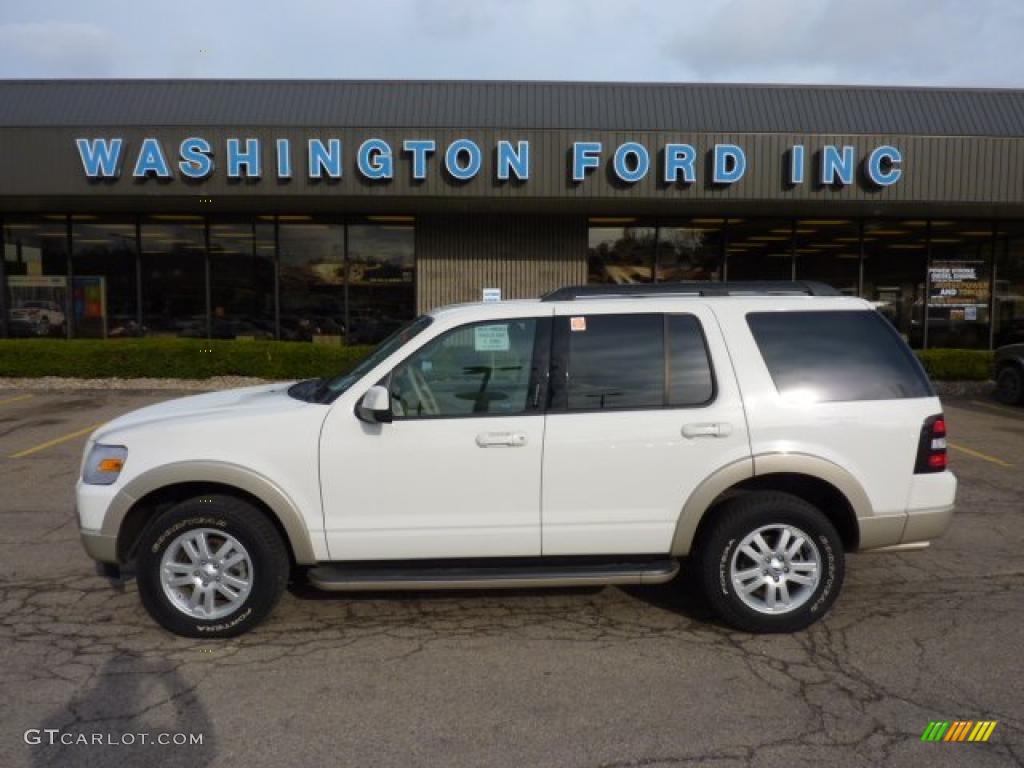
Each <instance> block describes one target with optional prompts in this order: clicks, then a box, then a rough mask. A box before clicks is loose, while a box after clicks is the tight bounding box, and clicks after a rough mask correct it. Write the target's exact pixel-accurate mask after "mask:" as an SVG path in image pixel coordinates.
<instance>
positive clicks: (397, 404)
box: [389, 318, 540, 419]
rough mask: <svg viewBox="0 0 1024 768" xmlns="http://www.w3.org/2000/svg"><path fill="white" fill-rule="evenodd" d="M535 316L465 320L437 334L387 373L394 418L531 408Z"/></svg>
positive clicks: (534, 400)
mask: <svg viewBox="0 0 1024 768" xmlns="http://www.w3.org/2000/svg"><path fill="white" fill-rule="evenodd" d="M536 331H537V320H535V319H533V318H520V319H515V320H494V321H487V322H483V323H474V324H471V325H465V326H462V327H459V328H456V329H454V330H452V331H449V332H447V333H446V334H444V335H443V336H440V337H438V338H437V339H435V340H434V341H432V342H431V343H430V344H428V345H426V346H425V347H424V348H423V349H421V350H419V351H417V352H416V353H414V354H413V355H412V356H411V357H410V358H409V359H408V360H406V361H405V362H403V363H402V364H401V365H400V366H398V367H397V368H396V369H395V370H394V371H393V372H392V373H391V376H390V381H389V389H390V391H391V400H392V408H393V409H394V416H395V418H396V419H419V418H430V417H455V416H502V415H516V414H524V413H528V412H530V411H533V410H536V409H538V408H539V407H540V403H539V390H538V389H537V387H538V382H539V375H538V374H539V368H538V364H539V362H540V361H539V360H537V359H535V358H536V356H535V354H534V352H535V346H536V344H535V338H536Z"/></svg>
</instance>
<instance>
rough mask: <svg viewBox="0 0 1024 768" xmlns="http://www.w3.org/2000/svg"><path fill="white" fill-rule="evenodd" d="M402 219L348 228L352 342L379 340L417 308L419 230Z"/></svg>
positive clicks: (370, 342)
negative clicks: (415, 240) (417, 244)
mask: <svg viewBox="0 0 1024 768" xmlns="http://www.w3.org/2000/svg"><path fill="white" fill-rule="evenodd" d="M394 218H396V219H401V220H400V221H396V222H394V223H387V224H351V225H349V228H348V280H349V291H348V302H349V303H348V323H349V326H350V327H349V329H348V334H347V336H346V341H347V342H348V343H349V344H376V343H377V342H378V341H380V340H382V339H385V338H387V337H388V336H390V335H391V334H392V333H394V332H395V331H396V330H398V329H399V328H401V327H402V326H403V325H404V324H405V323H406V322H407V321H408V319H409V318H410V317H412V316H413V315H414V314H415V311H416V289H415V281H414V277H415V271H416V265H415V259H414V251H415V248H414V229H413V226H412V224H411V223H404V222H405V221H407V219H404V218H403V217H394Z"/></svg>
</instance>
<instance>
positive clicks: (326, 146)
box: [75, 136, 903, 187]
mask: <svg viewBox="0 0 1024 768" xmlns="http://www.w3.org/2000/svg"><path fill="white" fill-rule="evenodd" d="M268 143H269V142H268ZM295 144H300V146H295ZM75 145H76V147H77V148H78V154H79V157H80V158H81V160H82V168H83V169H84V170H85V175H86V176H88V177H89V178H90V179H116V178H118V177H120V176H121V172H122V169H123V168H131V175H132V176H133V177H134V178H136V179H146V178H158V179H171V178H174V176H175V174H178V175H180V176H181V177H182V178H184V179H191V180H202V179H206V178H208V177H210V176H211V175H213V174H214V173H216V172H217V171H218V162H222V163H223V166H224V171H223V172H224V173H226V174H227V177H228V178H230V179H259V178H261V177H263V176H264V175H265V174H268V173H269V174H273V175H274V176H275V177H276V178H277V179H281V180H286V179H290V178H292V177H293V175H294V174H296V173H302V174H305V176H306V177H307V178H309V179H333V180H339V179H341V178H342V176H343V175H344V173H345V170H346V168H347V167H352V168H353V169H354V171H355V173H357V174H359V175H360V176H361V177H363V178H364V179H367V180H369V181H381V182H386V181H388V180H390V179H393V178H394V177H395V173H396V165H398V164H400V163H407V164H408V166H409V170H410V171H411V173H412V178H413V179H414V180H423V179H426V178H427V175H428V174H429V173H437V172H439V171H443V172H444V173H445V174H447V176H448V177H449V178H451V179H453V180H454V181H456V182H468V181H471V180H472V179H474V178H476V177H477V176H479V175H480V173H481V169H482V167H483V154H484V149H483V148H481V146H480V144H478V143H477V142H475V141H473V140H471V139H456V140H454V141H452V142H451V143H450V144H448V145H447V146H438V144H437V142H436V141H434V140H433V139H405V140H404V141H402V142H401V144H400V145H397V144H396V145H394V146H393V145H392V144H391V143H389V142H387V141H385V140H383V139H377V138H369V139H366V140H365V141H363V142H362V143H361V144H359V145H358V146H357V147H355V151H354V152H353V156H354V163H353V162H352V159H349V160H346V155H345V152H346V151H348V148H347V147H343V146H342V141H341V139H336V138H328V139H318V138H317V139H309V140H307V141H306V142H304V143H300V142H293V141H292V140H290V139H275V140H274V141H273V146H271V147H267V148H265V147H264V146H262V142H261V141H260V140H259V139H255V138H245V139H239V138H229V139H227V140H226V141H225V144H224V147H223V152H221V151H220V148H219V147H218V148H217V149H215V148H214V146H213V145H212V144H211V143H210V142H209V141H208V140H206V139H204V138H201V137H197V136H192V137H189V138H187V139H184V140H183V141H182V142H181V143H180V144H178V145H177V146H166V145H165V143H162V142H161V141H160V140H159V139H156V138H153V137H147V138H144V139H143V140H142V141H141V142H139V145H138V147H137V148H136V149H135V150H134V151H132V152H128V151H127V150H126V143H125V141H124V139H122V138H110V137H108V138H80V139H76V140H75ZM487 149H488V150H492V149H493V152H494V155H493V156H494V158H495V162H494V171H493V172H494V177H495V179H496V180H498V181H509V180H512V179H516V180H518V181H523V182H525V181H529V179H530V168H531V159H532V158H531V152H530V142H528V141H515V142H512V141H505V140H501V141H497V142H496V143H495V145H494V147H493V148H491V147H488V148H487ZM702 160H703V161H704V162H701V161H702ZM902 162H903V155H902V153H901V152H900V150H899V149H897V148H896V147H893V146H889V145H882V146H878V147H875V148H874V149H872V150H871V151H870V152H868V153H867V155H866V156H864V157H860V158H858V156H857V151H856V148H855V147H852V146H848V145H835V144H826V145H824V146H822V147H820V149H819V151H818V152H817V153H816V155H814V156H811V154H810V153H809V152H808V151H807V148H806V147H805V146H804V145H803V144H795V145H793V146H791V147H789V148H788V149H787V150H786V158H785V168H786V171H785V175H786V183H788V184H790V185H794V186H795V185H798V184H803V183H804V182H805V181H806V180H807V178H808V176H809V173H808V172H810V173H813V174H814V176H813V177H812V178H814V179H815V180H816V182H817V183H818V184H821V185H837V186H841V185H849V184H853V183H854V180H855V178H856V176H857V175H858V173H859V174H860V175H861V176H862V177H863V179H864V181H866V182H867V183H869V184H872V185H874V186H876V187H888V186H891V185H893V184H895V183H896V182H898V181H899V180H900V177H901V176H902V175H903V171H902V169H901V168H900V165H901V163H902ZM350 163H351V165H350ZM605 165H607V166H608V167H609V169H610V171H611V172H612V173H613V174H614V175H615V177H616V178H617V179H618V180H619V181H620V182H621V183H622V184H626V185H629V184H636V183H637V182H639V181H642V180H643V179H645V178H647V177H648V175H649V174H657V175H658V177H659V179H660V180H661V181H662V182H663V183H665V184H692V183H694V182H695V181H697V180H698V177H699V175H700V174H701V173H704V172H705V168H706V169H707V172H709V173H710V176H711V178H710V181H711V183H712V184H716V185H722V186H726V185H731V184H736V183H738V182H739V181H741V180H742V179H743V176H744V175H745V174H746V172H747V155H746V153H745V152H744V151H743V147H741V146H739V145H737V144H715V145H714V146H713V147H711V148H709V149H706V150H704V151H703V152H702V151H701V150H699V149H698V148H696V147H694V146H693V145H692V144H672V143H669V144H664V145H662V146H661V147H657V148H653V149H652V148H650V147H648V146H646V145H644V144H641V143H639V142H635V141H626V142H623V143H622V144H619V145H618V146H615V147H610V146H609V147H606V146H604V145H603V144H602V143H601V142H599V141H576V142H573V144H572V148H571V151H570V153H569V168H568V172H569V173H570V174H571V178H572V181H573V182H575V183H584V182H585V181H586V180H587V178H588V177H589V176H591V175H592V174H593V173H594V172H595V171H597V170H598V169H600V168H601V167H602V166H605ZM265 166H269V168H268V167H265ZM655 166H657V167H655ZM809 166H815V167H813V168H812V167H809Z"/></svg>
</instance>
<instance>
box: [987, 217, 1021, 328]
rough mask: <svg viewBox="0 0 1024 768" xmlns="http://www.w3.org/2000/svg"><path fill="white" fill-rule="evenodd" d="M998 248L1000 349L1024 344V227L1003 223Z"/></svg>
mask: <svg viewBox="0 0 1024 768" xmlns="http://www.w3.org/2000/svg"><path fill="white" fill-rule="evenodd" d="M996 242H997V245H996V258H997V266H996V281H995V314H994V316H993V318H992V322H993V323H994V328H993V339H994V341H995V345H996V346H1002V345H1003V344H1019V343H1021V342H1024V227H1022V226H1021V225H1019V224H1016V223H1008V222H1001V223H1000V224H999V230H998V234H997V240H996Z"/></svg>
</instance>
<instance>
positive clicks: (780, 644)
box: [0, 389, 1024, 768]
mask: <svg viewBox="0 0 1024 768" xmlns="http://www.w3.org/2000/svg"><path fill="white" fill-rule="evenodd" d="M172 396H174V393H171V392H158V393H152V392H150V393H146V392H112V391H102V392H101V391H77V392H72V391H66V392H41V391H40V392H27V391H18V390H10V389H7V390H4V389H0V478H2V483H0V765H3V766H22V765H33V766H34V765H61V766H68V765H110V764H115V763H116V764H124V765H141V764H148V765H182V766H204V765H229V764H230V765H232V766H243V767H244V766H263V765H337V766H359V767H363V766H365V767H367V768H369V767H370V766H391V765H396V766H397V765H416V766H418V765H423V766H434V765H438V766H447V767H452V768H454V767H457V766H492V765H493V766H527V765H529V766H534V765H538V766H558V767H559V768H561V767H568V766H586V767H593V768H598V767H603V768H613V767H621V768H634V767H635V768H641V767H642V768H653V767H655V766H715V767H716V768H731V767H732V766H779V765H794V764H800V765H835V766H844V767H845V766H880V765H899V766H929V768H935V767H936V766H947V765H948V766H954V765H955V766H972V767H981V766H1005V765H1017V766H1020V765H1024V683H1022V681H1024V676H1022V669H1024V662H1022V655H1021V654H1022V650H1021V649H1022V647H1024V646H1022V638H1024V471H1022V470H1024V409H1020V410H1016V409H1011V408H1006V407H1003V406H998V405H995V404H992V403H988V402H986V401H983V400H977V399H975V400H972V399H963V400H948V401H947V402H946V414H947V419H948V423H949V427H950V437H951V441H952V443H951V444H952V451H951V464H952V467H953V469H954V471H956V472H957V474H958V475H959V477H960V481H961V490H960V496H959V513H958V515H957V517H956V519H955V521H954V525H953V528H952V529H951V531H950V532H949V533H948V534H947V536H946V537H945V538H943V539H942V540H940V541H937V542H935V543H934V544H933V546H932V547H931V548H929V549H927V550H925V551H921V552H915V553H905V554H874V555H858V556H853V557H851V558H850V560H849V566H848V576H847V582H846V586H845V589H844V592H843V594H842V595H841V597H840V599H839V601H838V603H837V604H836V606H835V608H834V610H833V612H832V613H831V615H830V616H829V617H828V618H827V620H825V621H824V622H821V623H819V624H818V625H816V626H815V627H812V628H811V629H810V630H808V631H806V632H803V633H800V634H797V635H791V636H772V637H756V636H750V635H744V634H740V633H736V632H732V631H729V630H726V629H724V628H722V627H720V626H718V625H716V624H714V623H713V622H712V621H711V620H710V618H709V616H708V614H707V611H706V609H705V608H704V607H703V606H702V605H701V604H700V602H699V601H698V600H697V599H695V598H694V597H691V596H689V595H688V593H687V591H686V585H687V580H686V577H685V574H684V576H683V577H682V580H681V581H677V582H675V583H673V584H669V585H665V586H661V587H650V588H629V589H620V588H607V589H601V590H589V589H588V590H572V591H529V592H515V593H509V592H491V593H482V592H472V593H454V594H453V593H436V594H422V593H417V594H390V595H381V594H371V595H361V596H352V595H339V594H332V595H320V594H317V593H315V592H313V591H311V590H309V589H307V588H302V587H296V588H293V589H291V590H290V591H289V592H288V593H287V594H286V595H285V597H284V599H283V600H282V602H281V604H280V605H279V606H278V608H277V610H276V611H275V613H274V614H273V615H272V616H271V618H270V619H269V620H268V621H267V622H266V623H265V624H264V625H262V626H261V627H260V628H259V629H257V630H256V631H255V632H253V633H251V634H249V635H246V636H244V637H242V638H239V639H236V640H230V641H222V642H218V643H206V644H204V643H203V642H198V641H193V640H185V639H181V638H177V637H174V636H172V635H170V634H168V633H166V632H164V631H163V630H161V629H159V628H158V627H157V626H156V625H155V624H154V623H153V622H152V621H151V620H150V619H149V618H148V616H147V615H146V614H145V613H144V612H143V609H142V607H141V606H140V605H139V602H138V599H137V595H136V594H135V588H134V585H128V586H127V588H125V589H124V590H121V591H117V590H114V589H112V588H111V587H110V586H109V584H108V582H106V581H105V580H104V579H101V578H100V577H98V576H96V575H95V573H94V570H93V566H92V563H91V561H90V560H88V559H87V558H86V556H85V554H84V553H83V551H82V549H81V546H80V544H79V540H78V532H77V528H76V523H75V520H74V518H73V515H72V497H73V493H72V490H73V484H74V481H75V476H76V474H77V471H78V461H79V456H80V452H81V449H82V446H83V444H84V441H85V436H86V435H87V434H88V432H89V431H91V429H92V428H94V426H96V425H97V424H99V423H102V422H103V421H106V420H108V419H110V418H112V417H113V416H115V415H117V414H120V413H123V412H125V411H128V410H131V409H133V408H136V407H139V406H141V405H144V404H147V403H150V402H155V401H158V400H162V399H167V398H169V397H172ZM934 720H950V721H955V720H972V721H978V720H995V721H998V725H997V726H996V728H995V730H994V731H993V733H992V736H991V738H990V740H989V741H988V742H987V743H922V742H921V734H922V732H923V731H924V730H925V728H926V726H927V725H928V724H929V722H930V721H934ZM29 729H40V730H43V729H59V730H60V733H61V734H70V735H71V736H72V738H73V739H75V740H79V739H78V735H79V734H94V733H100V734H104V736H103V738H104V739H107V740H110V739H113V740H115V741H117V740H120V741H125V739H124V738H123V737H124V735H125V734H140V733H147V734H151V735H153V734H159V733H172V734H173V733H188V734H197V733H198V734H202V738H203V743H202V744H201V745H166V746H163V745H151V744H147V745H143V744H141V743H140V742H139V741H138V739H136V742H135V743H134V744H125V743H118V744H115V745H107V744H102V745H101V744H90V745H85V744H81V743H75V744H71V745H60V744H56V745H50V744H48V743H47V742H46V740H45V739H46V735H45V733H44V734H43V735H42V736H41V739H40V740H42V741H43V743H41V744H27V743H26V740H25V736H24V734H25V732H26V731H27V730H29ZM153 737H154V738H155V736H153ZM90 738H91V737H90ZM79 741H80V740H79Z"/></svg>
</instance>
